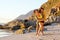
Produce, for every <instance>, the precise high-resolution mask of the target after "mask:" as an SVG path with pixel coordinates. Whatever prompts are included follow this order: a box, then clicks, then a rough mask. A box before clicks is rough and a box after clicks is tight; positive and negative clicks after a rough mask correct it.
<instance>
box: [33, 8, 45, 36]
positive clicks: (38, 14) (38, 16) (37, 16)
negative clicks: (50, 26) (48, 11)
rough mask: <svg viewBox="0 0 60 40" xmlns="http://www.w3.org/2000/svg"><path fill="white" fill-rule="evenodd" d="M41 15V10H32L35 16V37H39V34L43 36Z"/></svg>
mask: <svg viewBox="0 0 60 40" xmlns="http://www.w3.org/2000/svg"><path fill="white" fill-rule="evenodd" d="M42 13H43V9H42V8H41V10H38V9H36V10H34V15H35V19H36V20H37V23H36V24H37V26H36V35H37V36H39V35H40V32H41V34H42V35H43V29H44V27H43V25H44V20H43V16H42Z"/></svg>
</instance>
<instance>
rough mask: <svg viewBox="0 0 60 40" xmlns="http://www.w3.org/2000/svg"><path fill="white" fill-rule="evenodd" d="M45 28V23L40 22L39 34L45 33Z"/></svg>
mask: <svg viewBox="0 0 60 40" xmlns="http://www.w3.org/2000/svg"><path fill="white" fill-rule="evenodd" d="M43 29H44V28H43V23H41V22H40V23H39V30H38V32H39V33H38V34H39V35H40V33H41V34H42V35H43Z"/></svg>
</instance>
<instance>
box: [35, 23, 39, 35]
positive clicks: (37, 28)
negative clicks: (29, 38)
mask: <svg viewBox="0 0 60 40" xmlns="http://www.w3.org/2000/svg"><path fill="white" fill-rule="evenodd" d="M38 30H39V27H38V23H37V25H36V35H38Z"/></svg>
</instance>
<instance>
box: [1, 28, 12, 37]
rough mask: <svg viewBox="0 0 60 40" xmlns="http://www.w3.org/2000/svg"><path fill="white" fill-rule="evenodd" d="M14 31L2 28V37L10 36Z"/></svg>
mask: <svg viewBox="0 0 60 40" xmlns="http://www.w3.org/2000/svg"><path fill="white" fill-rule="evenodd" d="M11 34H12V33H10V32H8V31H6V30H3V29H0V37H6V36H10V35H11Z"/></svg>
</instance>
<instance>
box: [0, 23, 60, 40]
mask: <svg viewBox="0 0 60 40" xmlns="http://www.w3.org/2000/svg"><path fill="white" fill-rule="evenodd" d="M45 28H47V30H45V31H44V35H40V36H39V37H37V36H36V35H35V32H30V33H26V34H18V35H16V34H12V35H10V36H6V37H1V38H0V40H60V24H56V23H54V24H52V25H49V26H45Z"/></svg>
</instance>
